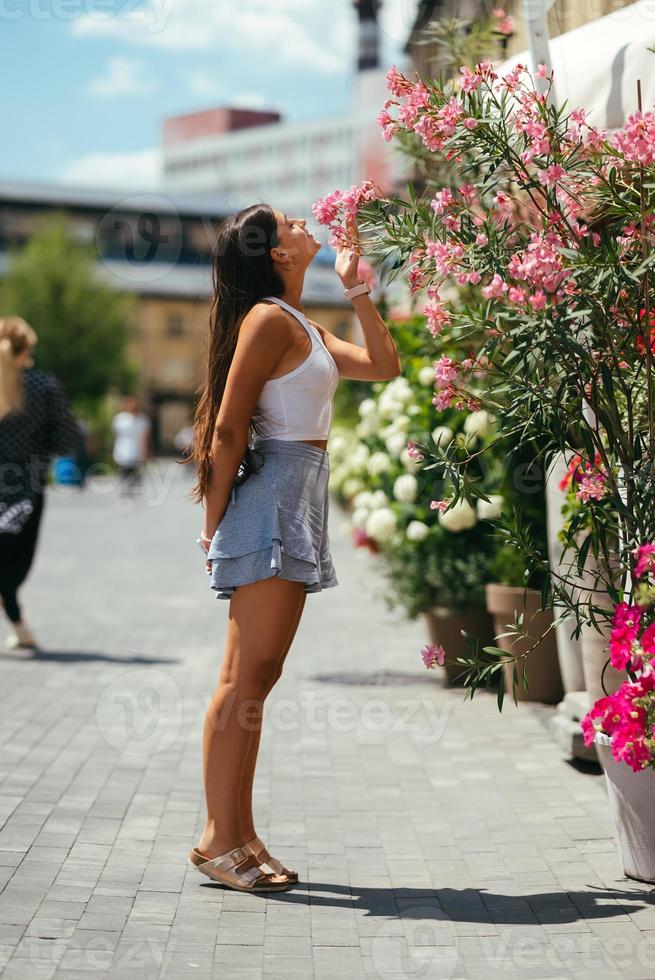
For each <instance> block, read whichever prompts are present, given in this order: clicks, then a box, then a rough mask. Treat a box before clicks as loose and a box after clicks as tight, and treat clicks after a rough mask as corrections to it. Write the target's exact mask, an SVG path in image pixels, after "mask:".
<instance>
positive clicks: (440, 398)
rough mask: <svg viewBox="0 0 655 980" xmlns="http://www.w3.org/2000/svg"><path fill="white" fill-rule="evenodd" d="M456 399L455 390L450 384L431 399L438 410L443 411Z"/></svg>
mask: <svg viewBox="0 0 655 980" xmlns="http://www.w3.org/2000/svg"><path fill="white" fill-rule="evenodd" d="M456 400H457V392H456V391H455V389H454V388H453V386H452V385H448V386H447V387H446V388H443V389H442V390H441V391H439V392H437V394H436V395H435V396H434V398H433V399H432V404H433V405H435V406H436V408H437V409H438V411H440V412H444V411H445V410H446V409H447V408H452V407H453V405H454V404H455V402H456Z"/></svg>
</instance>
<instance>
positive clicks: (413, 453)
mask: <svg viewBox="0 0 655 980" xmlns="http://www.w3.org/2000/svg"><path fill="white" fill-rule="evenodd" d="M407 455H408V456H409V457H410V459H414V460H417V461H418V460H421V459H423V458H424V457H423V453H422V452H421V450H420V449H419V448H418V446H417V445H416V443H415V442H414V440H413V439H410V440H409V441H408V443H407Z"/></svg>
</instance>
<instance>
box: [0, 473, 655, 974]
mask: <svg viewBox="0 0 655 980" xmlns="http://www.w3.org/2000/svg"><path fill="white" fill-rule="evenodd" d="M190 485H191V484H190V481H189V480H188V479H187V478H186V474H185V473H183V472H181V468H180V467H177V468H174V466H173V464H162V463H157V464H155V467H154V469H153V472H152V473H151V474H150V476H149V478H148V479H147V480H146V482H145V485H144V495H142V496H140V497H138V498H137V499H134V500H129V501H126V500H119V499H118V497H117V495H116V493H115V491H114V490H113V489H112V486H111V485H109V484H106V483H102V482H100V483H98V484H97V485H95V486H91V487H89V488H88V489H86V490H85V491H83V492H82V493H78V492H77V491H75V490H58V491H54V492H52V493H51V494H50V496H49V498H48V500H47V503H46V511H45V517H44V526H43V535H42V538H41V541H40V546H39V552H38V554H37V560H36V565H35V571H34V574H33V576H32V578H31V579H30V582H29V584H28V587H27V588H26V590H25V592H24V600H25V607H26V613H27V617H28V620H29V621H30V622H31V624H32V625H33V628H34V630H35V632H36V633H37V636H38V637H39V638H40V640H41V643H42V646H43V652H41V653H40V654H38V655H37V656H33V655H31V654H27V653H24V652H18V653H7V654H0V657H1V663H0V670H1V673H2V683H1V690H2V695H1V704H0V709H1V710H0V747H1V748H0V778H1V786H0V794H1V795H0V817H1V818H2V820H4V821H5V822H4V826H3V829H2V830H1V831H0V883H1V885H2V886H4V890H3V892H2V895H0V957H1V959H0V962H1V963H2V964H3V966H4V974H3V975H4V976H5V977H6V978H25V980H33V978H49V977H56V978H62V980H63V978H66V980H71V978H73V980H83V978H86V977H94V978H100V977H102V978H104V977H112V978H114V977H116V978H125V980H127V978H130V980H132V978H136V977H138V978H140V980H146V978H156V977H160V976H161V977H171V978H175V980H177V978H180V980H185V978H187V977H191V976H193V977H196V978H205V977H217V978H218V977H220V978H222V980H223V978H224V980H233V978H245V977H248V978H253V980H254V978H259V977H262V976H264V977H267V978H274V977H280V978H281V977H284V978H293V977H302V978H304V977H307V978H310V977H314V976H315V977H319V978H332V977H340V978H343V977H347V978H349V980H356V978H360V977H371V978H380V977H382V978H392V977H397V978H401V977H402V978H406V977H408V978H412V977H428V978H439V980H447V978H471V980H473V978H478V977H479V978H483V977H484V978H489V977H501V976H502V977H516V978H521V980H523V978H526V977H535V978H536V977H539V978H546V977H549V978H555V977H557V978H560V977H576V978H577V977H594V978H596V980H598V978H602V980H608V978H615V977H616V978H619V977H632V978H642V980H646V978H651V977H653V976H655V904H653V896H652V891H651V889H650V888H649V887H648V886H642V885H639V884H638V883H636V882H631V881H628V880H626V879H625V878H623V877H622V874H621V871H620V868H619V865H618V861H617V857H616V854H615V849H614V843H613V840H612V839H611V837H610V833H611V828H610V821H609V814H608V810H607V805H606V799H605V788H604V783H603V780H602V778H601V777H599V776H594V775H589V774H585V773H580V772H578V771H576V770H575V769H574V768H573V767H572V766H570V765H568V764H567V763H566V762H565V761H563V760H562V758H561V755H560V750H559V749H558V747H557V746H556V745H555V744H554V743H553V742H552V741H551V738H550V737H549V735H548V732H547V730H546V728H545V725H544V723H543V715H542V713H541V712H535V711H533V710H531V709H530V708H529V707H528V706H526V705H522V706H521V707H520V708H519V709H518V710H517V709H515V708H514V707H513V705H512V704H511V703H508V704H507V705H506V708H505V711H504V713H503V715H502V716H499V715H498V713H497V709H496V705H495V699H494V698H493V697H487V696H485V695H484V694H482V693H480V694H478V695H476V697H475V699H474V701H473V702H472V703H468V702H467V703H464V702H463V701H462V693H461V691H459V690H446V689H444V688H443V687H442V686H441V683H440V681H439V679H438V678H436V677H435V675H434V673H428V672H427V671H425V669H424V668H423V666H422V663H421V659H420V656H419V650H420V647H421V646H422V644H423V642H424V631H423V626H422V623H421V622H416V623H407V622H405V621H403V620H402V619H401V618H400V616H399V615H395V614H392V613H390V612H389V611H388V610H387V608H386V605H385V602H384V598H383V589H384V585H383V582H382V581H381V579H380V578H379V576H378V575H376V574H374V572H373V571H372V568H373V561H374V559H372V558H371V557H370V556H365V555H364V554H363V553H357V552H355V551H354V550H353V549H352V547H351V545H350V542H349V540H348V538H347V535H346V533H345V531H344V529H343V522H344V519H345V515H343V514H342V513H341V512H340V511H339V510H338V508H337V506H336V504H333V505H332V512H331V513H332V524H331V539H332V550H333V556H334V562H335V567H336V570H337V575H338V577H339V581H340V586H339V587H338V588H335V589H331V590H329V591H326V592H324V593H322V594H320V595H311V596H309V597H308V600H307V604H306V608H305V615H304V618H303V621H302V623H301V626H300V629H299V632H298V635H297V637H296V640H295V643H294V646H293V648H292V651H291V653H290V655H289V658H288V660H287V667H286V670H285V674H284V676H283V678H282V680H281V681H280V683H279V684H278V685H277V687H276V688H275V690H274V692H273V694H272V695H271V698H270V701H269V702H268V705H267V728H266V731H265V737H264V739H263V743H262V754H261V760H260V763H261V764H260V769H259V771H258V776H257V781H256V807H257V814H258V818H259V819H258V824H257V830H258V833H259V835H260V836H261V837H262V838H263V839H264V840H265V841H266V843H267V844H268V845H269V847H270V849H271V851H272V853H274V854H275V855H277V856H279V857H280V858H281V859H283V860H284V861H285V863H287V864H288V865H290V866H291V867H297V868H298V869H299V871H300V875H301V881H300V883H299V884H298V885H297V886H295V887H294V888H293V889H292V890H290V891H288V892H286V893H283V894H278V895H272V896H271V897H269V898H266V897H264V896H255V895H240V894H237V893H236V892H229V891H225V890H224V889H222V888H219V887H214V886H212V885H211V884H209V883H208V884H204V883H203V879H202V878H201V876H200V875H198V874H197V873H196V872H194V871H193V870H192V869H190V868H189V867H188V866H187V863H186V855H187V852H188V850H189V848H190V847H191V846H192V845H193V844H194V843H195V842H196V841H197V833H198V829H199V826H200V823H201V819H202V809H201V807H202V786H201V769H200V735H201V727H202V717H203V713H204V706H205V703H206V699H207V697H208V696H209V693H210V691H211V689H212V686H213V685H214V683H215V681H216V677H217V673H218V667H219V661H220V654H221V650H222V644H223V637H224V631H225V624H226V617H227V611H228V604H227V603H226V602H221V601H218V600H216V599H215V598H214V595H213V593H211V591H210V589H209V586H208V581H207V578H206V576H205V574H204V571H203V561H202V556H201V554H200V552H199V550H198V548H197V545H196V544H195V541H194V538H195V537H196V535H197V533H198V530H199V513H200V512H199V509H198V508H195V507H193V506H192V505H191V504H190V503H189V501H188V499H187V497H186V494H187V491H188V490H189V488H190Z"/></svg>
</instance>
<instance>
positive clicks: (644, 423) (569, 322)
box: [332, 62, 655, 690]
mask: <svg viewBox="0 0 655 980" xmlns="http://www.w3.org/2000/svg"><path fill="white" fill-rule="evenodd" d="M537 74H538V75H539V76H540V77H541V78H543V79H545V80H546V82H550V81H552V76H550V75H549V73H548V71H547V70H546V68H545V67H544V66H540V68H539V71H538V73H537ZM388 84H389V89H390V93H391V97H390V98H389V99H388V100H387V102H386V103H385V105H384V108H383V110H382V113H381V116H380V123H381V125H382V129H383V135H384V136H385V138H387V139H393V138H394V137H395V136H396V135H398V134H402V133H403V132H407V131H411V132H413V133H414V134H417V135H418V136H419V137H420V139H421V140H422V142H423V144H424V146H425V148H426V149H427V150H428V151H429V152H430V153H432V154H435V155H436V156H438V157H440V158H442V159H444V160H447V161H449V162H450V164H451V167H452V169H451V173H452V174H453V178H452V180H451V182H450V185H446V186H442V187H439V188H428V192H427V194H426V195H425V196H423V197H421V198H417V196H416V194H415V193H414V192H413V189H412V188H411V186H410V188H409V194H408V198H409V199H408V200H403V199H400V198H392V199H383V198H381V197H380V196H379V195H372V196H371V199H369V200H366V201H364V202H363V204H362V206H361V207H360V208H358V215H359V227H360V231H361V234H362V235H363V236H364V237H365V238H366V240H367V244H368V248H369V251H371V252H372V254H374V255H375V256H376V257H377V258H378V259H379V260H384V259H388V257H389V256H392V257H393V261H394V263H395V265H396V267H397V269H398V270H402V271H403V272H404V273H405V274H406V277H407V282H408V284H409V288H410V290H411V291H412V292H413V293H414V294H416V295H417V296H418V295H422V294H426V299H427V302H425V305H424V307H423V309H424V313H425V317H426V323H427V329H428V332H429V333H430V334H431V335H432V336H433V338H434V352H435V360H434V372H435V393H434V404H435V405H436V407H437V408H439V409H444V410H445V409H448V408H451V407H455V408H467V409H469V410H472V411H478V410H480V409H484V410H486V411H489V412H490V413H492V414H493V416H494V417H495V418H496V420H497V422H498V430H499V431H498V443H500V444H503V443H504V444H506V445H508V446H515V445H516V444H517V442H518V443H519V444H522V445H525V444H527V443H529V442H530V441H532V442H533V444H534V445H535V447H536V452H537V453H538V455H539V457H540V458H542V459H543V460H544V462H546V461H547V460H548V459H549V458H550V456H551V454H552V453H555V452H566V453H567V455H569V456H570V455H571V454H573V453H575V454H577V457H578V458H577V460H576V464H575V473H574V474H573V473H572V475H571V480H572V481H573V482H574V491H573V492H574V495H575V499H576V500H577V501H579V503H580V504H581V505H582V506H581V507H580V509H579V511H578V512H577V513H575V512H574V513H572V515H571V519H570V521H569V523H568V526H567V532H566V534H567V540H566V544H567V547H568V549H569V551H570V553H571V555H572V564H571V565H570V566H569V568H568V569H567V567H566V565H564V566H563V567H562V568H550V569H549V568H548V565H547V562H546V560H545V558H544V557H543V555H542V554H541V553H540V551H539V549H536V548H535V547H534V542H533V541H532V540H531V536H530V528H529V527H527V526H525V525H524V524H522V523H521V521H520V520H517V519H516V515H515V517H514V518H512V517H511V516H509V517H508V518H507V519H505V520H504V521H503V522H502V528H503V530H504V532H505V534H506V535H507V540H508V542H509V543H510V544H511V545H512V547H514V548H516V549H518V550H519V551H520V552H521V553H522V554H524V555H525V558H526V562H527V563H528V564H529V565H530V566H531V567H532V568H533V569H534V568H537V567H539V566H541V567H542V568H543V570H544V571H545V572H548V573H549V574H548V575H547V576H545V577H544V592H543V597H542V598H543V603H544V604H546V603H547V602H550V603H556V604H557V605H558V606H564V607H565V609H566V610H567V612H568V615H570V616H573V617H575V619H576V622H577V624H578V626H580V625H581V624H583V623H592V624H594V625H596V626H598V627H602V625H603V622H604V621H607V620H608V618H609V617H612V616H613V613H612V611H611V610H608V601H607V597H609V600H611V604H612V605H614V606H616V605H617V604H620V603H621V602H628V604H629V603H630V597H631V594H632V590H633V577H634V573H635V561H636V558H635V556H636V554H637V553H638V552H637V550H636V549H637V548H638V547H639V546H640V545H641V544H642V542H644V541H651V540H653V538H654V537H655V534H654V533H653V532H654V531H655V528H654V527H653V524H654V523H655V508H654V504H655V493H654V482H653V468H654V464H655V429H654V426H653V395H652V392H653V387H652V380H653V360H654V353H655V319H654V318H653V315H652V310H653V299H652V290H651V279H650V277H651V275H652V273H651V269H652V265H653V261H654V259H653V254H652V251H651V248H650V244H651V240H652V233H653V202H654V200H655V194H654V188H655V181H654V178H655V114H654V113H653V112H641V111H639V112H636V113H634V114H633V115H632V116H631V117H630V118H629V120H628V122H627V123H626V125H625V126H624V128H623V129H622V130H621V131H620V132H618V133H616V134H614V135H613V136H611V137H610V136H609V135H608V134H607V133H605V132H602V131H599V130H598V129H597V128H596V127H594V126H593V125H591V124H590V123H589V121H588V120H587V117H586V114H585V112H584V111H583V110H582V109H572V110H568V109H566V108H564V107H558V106H554V105H551V104H550V102H549V98H548V92H546V93H544V94H540V93H539V92H538V91H537V87H536V85H535V80H534V79H533V78H532V76H531V75H530V73H529V72H528V71H527V69H526V68H525V66H522V65H518V66H517V67H516V68H515V69H514V70H513V71H512V72H510V73H509V74H508V75H506V76H505V77H504V78H498V77H497V75H496V73H495V72H494V70H493V66H492V64H491V63H489V62H481V63H479V64H478V65H476V66H475V68H473V69H469V68H465V67H464V68H462V69H461V71H460V73H459V78H458V80H457V81H456V82H455V83H452V84H449V83H446V84H444V83H443V82H441V81H439V82H436V81H433V80H429V79H428V80H424V79H420V78H418V76H417V78H416V80H414V81H413V80H410V79H408V78H406V77H405V76H404V75H402V74H401V73H400V72H398V71H397V70H396V69H395V68H394V69H391V70H390V71H389V73H388ZM339 220H340V215H339V207H338V202H337V211H336V213H335V214H334V215H333V221H332V223H333V224H336V223H338V222H339ZM453 286H455V287H457V288H458V289H460V290H462V289H466V290H467V292H466V293H465V294H462V296H464V301H463V302H462V296H460V298H459V300H458V305H456V306H453V305H451V304H449V303H448V302H447V294H448V291H449V290H451V289H452V287H453ZM470 287H472V288H470ZM453 347H458V348H460V349H464V350H465V351H466V356H463V357H454V356H453V355H452V349H453ZM417 448H418V450H419V451H420V452H421V454H422V455H423V456H424V459H425V462H426V465H428V466H431V467H433V468H434V470H435V473H436V474H437V475H438V476H439V477H441V478H447V479H449V481H450V483H451V484H452V486H453V488H454V492H453V495H452V497H451V498H450V500H449V501H448V506H449V507H455V506H457V505H458V504H459V503H460V502H461V500H462V499H464V500H467V501H469V503H474V501H475V499H476V497H478V496H479V495H480V493H479V487H478V486H477V485H476V483H475V481H474V480H471V479H470V478H469V473H470V462H471V459H472V457H473V455H474V452H471V453H469V454H468V455H467V456H466V457H465V458H462V454H461V452H459V451H458V452H454V451H453V450H452V448H451V447H449V446H439V447H437V448H436V449H433V448H432V447H430V446H428V445H422V446H419V447H417ZM475 452H477V450H475ZM591 555H593V557H594V559H595V561H596V563H597V569H598V573H597V577H596V583H595V589H593V590H590V591H589V593H588V595H589V598H588V600H587V601H586V602H585V603H583V604H582V605H581V604H580V603H579V601H578V600H579V592H577V591H576V586H577V585H579V581H578V580H577V575H578V574H579V573H581V572H582V570H583V569H584V567H585V564H586V562H587V560H588V558H589V557H590V556H591ZM639 595H640V597H641V598H640V602H641V603H645V605H644V609H645V610H647V612H646V613H645V615H646V619H648V616H649V615H650V609H651V606H650V604H649V603H650V593H648V594H646V593H644V592H643V590H642V592H640V593H639ZM518 628H519V626H518V624H517V629H518ZM533 649H534V648H533ZM530 652H531V651H528V654H529V653H530ZM506 660H507V655H506V654H503V655H502V657H501V655H500V651H498V650H496V649H495V648H486V649H485V650H479V649H477V648H476V650H475V651H472V653H471V656H470V658H469V660H468V663H469V666H470V673H469V676H468V684H469V685H470V687H471V690H474V689H475V687H476V686H477V685H478V684H479V683H480V681H481V678H482V677H483V676H488V673H489V671H490V670H494V669H496V668H499V669H504V667H505V664H506ZM628 667H629V664H628Z"/></svg>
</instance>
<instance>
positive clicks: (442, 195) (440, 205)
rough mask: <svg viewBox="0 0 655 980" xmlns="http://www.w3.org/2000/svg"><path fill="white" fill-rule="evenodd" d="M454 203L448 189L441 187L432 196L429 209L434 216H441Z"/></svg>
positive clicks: (453, 198) (453, 196)
mask: <svg viewBox="0 0 655 980" xmlns="http://www.w3.org/2000/svg"><path fill="white" fill-rule="evenodd" d="M454 203H455V195H454V194H453V192H452V191H451V190H450V188H449V187H443V188H442V189H441V190H440V191H437V193H436V194H435V195H434V198H433V199H432V201H431V203H430V207H431V208H432V210H433V211H434V213H435V214H443V213H444V211H445V210H446V208H449V207H450V206H451V205H452V204H454Z"/></svg>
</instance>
